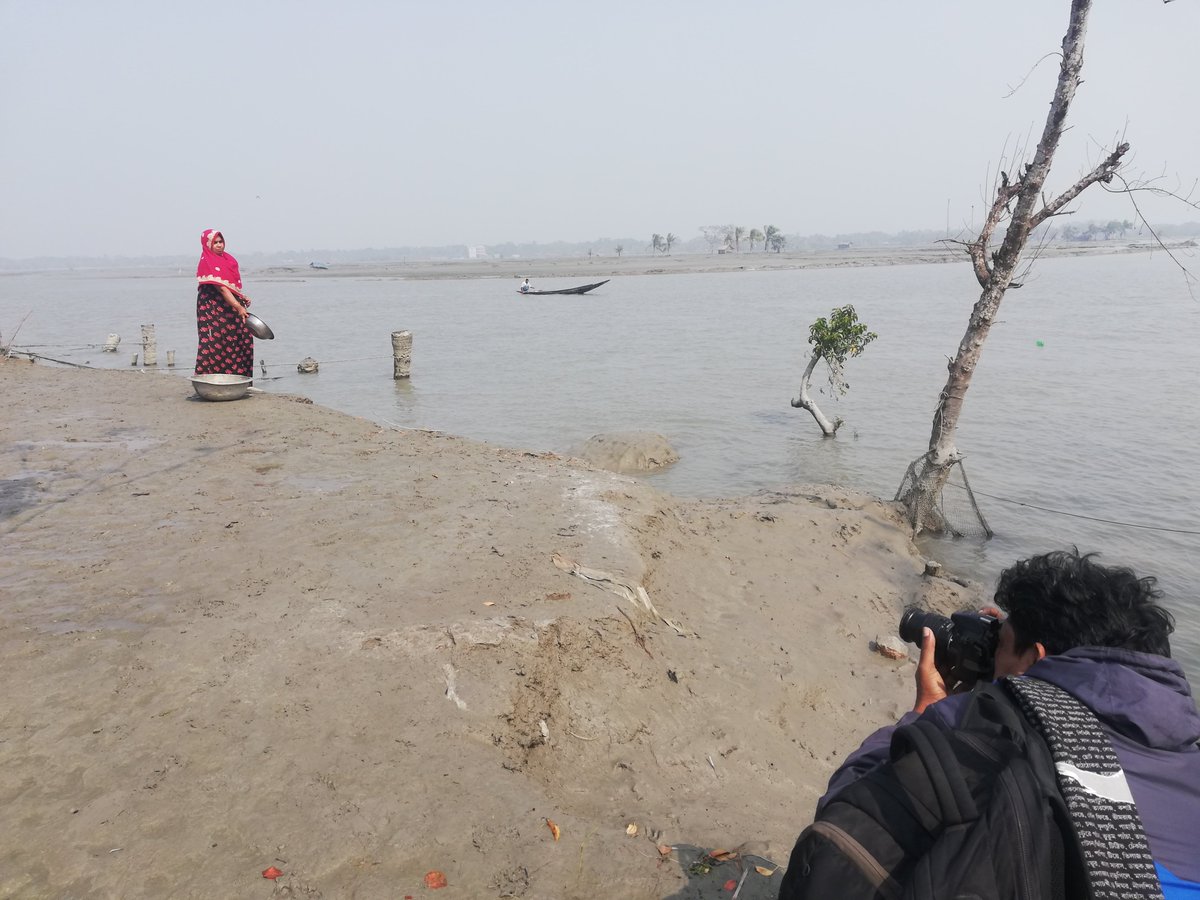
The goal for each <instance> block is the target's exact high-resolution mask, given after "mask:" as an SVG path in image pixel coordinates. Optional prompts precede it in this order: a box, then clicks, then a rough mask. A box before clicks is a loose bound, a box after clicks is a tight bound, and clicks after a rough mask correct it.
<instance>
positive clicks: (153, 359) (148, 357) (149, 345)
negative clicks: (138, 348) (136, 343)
mask: <svg viewBox="0 0 1200 900" xmlns="http://www.w3.org/2000/svg"><path fill="white" fill-rule="evenodd" d="M142 362H143V363H145V364H146V365H148V366H157V365H158V342H157V341H156V340H155V338H154V326H153V325H143V326H142Z"/></svg>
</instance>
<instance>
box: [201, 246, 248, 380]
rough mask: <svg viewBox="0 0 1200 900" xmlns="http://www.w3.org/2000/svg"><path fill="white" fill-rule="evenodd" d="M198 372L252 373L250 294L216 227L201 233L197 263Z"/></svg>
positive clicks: (202, 373)
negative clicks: (249, 324)
mask: <svg viewBox="0 0 1200 900" xmlns="http://www.w3.org/2000/svg"><path fill="white" fill-rule="evenodd" d="M196 282H197V285H198V287H197V290H196V331H197V333H198V335H199V345H198V347H197V349H196V374H197V375H244V376H245V377H247V378H253V377H254V335H253V334H252V333H251V332H250V329H248V328H247V327H246V316H247V315H248V314H249V307H250V298H249V297H248V296H246V294H245V292H244V291H242V276H241V273H240V272H239V271H238V261H237V260H236V259H234V258H233V257H232V256H231V255H230V254H228V253H226V252H225V236H224V235H223V234H221V232H219V231H217V230H216V229H215V228H210V229H208V230H207V231H205V232H204V233H203V234H202V235H200V264H199V265H198V266H197V267H196Z"/></svg>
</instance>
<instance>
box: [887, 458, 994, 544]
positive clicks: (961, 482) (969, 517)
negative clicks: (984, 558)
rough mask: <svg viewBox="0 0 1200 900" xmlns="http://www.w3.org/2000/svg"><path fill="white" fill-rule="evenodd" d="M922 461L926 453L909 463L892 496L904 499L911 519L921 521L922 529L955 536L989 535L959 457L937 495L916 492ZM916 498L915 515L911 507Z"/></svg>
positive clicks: (990, 534)
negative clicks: (898, 487)
mask: <svg viewBox="0 0 1200 900" xmlns="http://www.w3.org/2000/svg"><path fill="white" fill-rule="evenodd" d="M924 464H925V456H924V455H922V456H918V457H917V458H916V459H914V460H913V461H912V462H911V463H909V464H908V469H907V471H905V473H904V480H903V481H901V482H900V489H899V490H897V491H896V497H895V499H896V500H897V501H900V502H903V503H904V504H905V506H907V507H908V508H909V511H910V521H914V522H918V523H921V528H922V530H925V531H935V532H936V531H941V532H943V533H947V534H951V535H953V536H954V537H976V538H990V537H991V536H992V534H993V532H992V529H991V527H989V525H988V523H987V519H985V518H984V517H983V511H982V510H980V508H979V504H978V503H977V502H976V501H975V493H974V492H973V491H972V490H971V483H970V482H969V481H968V480H967V470H966V468H965V467H964V466H963V463H962V460H961V459H959V460H955V461H954V462H953V463H951V465H950V474H949V476H948V477H947V478H946V483H945V486H944V487H943V488H942V490H941V491H940V492H938V493H936V494H917V492H916V485H917V479H918V477H919V476H920V473H921V469H922V467H923V466H924ZM914 497H916V498H917V499H916V503H917V507H918V508H917V510H916V515H915V516H914V515H912V506H913V502H914V499H913V498H914Z"/></svg>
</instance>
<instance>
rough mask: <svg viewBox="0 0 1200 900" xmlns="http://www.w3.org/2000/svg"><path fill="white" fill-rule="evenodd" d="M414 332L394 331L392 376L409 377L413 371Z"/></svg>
mask: <svg viewBox="0 0 1200 900" xmlns="http://www.w3.org/2000/svg"><path fill="white" fill-rule="evenodd" d="M412 340H413V336H412V332H411V331H393V332H392V378H395V379H399V378H408V377H409V373H410V372H411V371H412Z"/></svg>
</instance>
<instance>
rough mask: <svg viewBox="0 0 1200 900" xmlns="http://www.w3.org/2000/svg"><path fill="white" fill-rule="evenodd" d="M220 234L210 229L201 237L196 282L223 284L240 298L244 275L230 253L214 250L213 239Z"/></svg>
mask: <svg viewBox="0 0 1200 900" xmlns="http://www.w3.org/2000/svg"><path fill="white" fill-rule="evenodd" d="M218 234H221V232H219V231H218V230H217V229H215V228H209V229H208V230H207V231H205V232H204V234H202V235H200V265H198V266H196V281H197V282H199V283H200V284H223V285H225V287H227V288H229V289H230V290H231V291H233V292H234V294H236V295H237V296H239V297H240V296H242V273H241V272H239V271H238V261H237V260H236V259H234V258H233V257H232V256H230V255H229V254H228V253H217V251H215V250H213V247H212V245H213V238H215V237H216V236H217V235H218ZM221 237H224V235H221Z"/></svg>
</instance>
